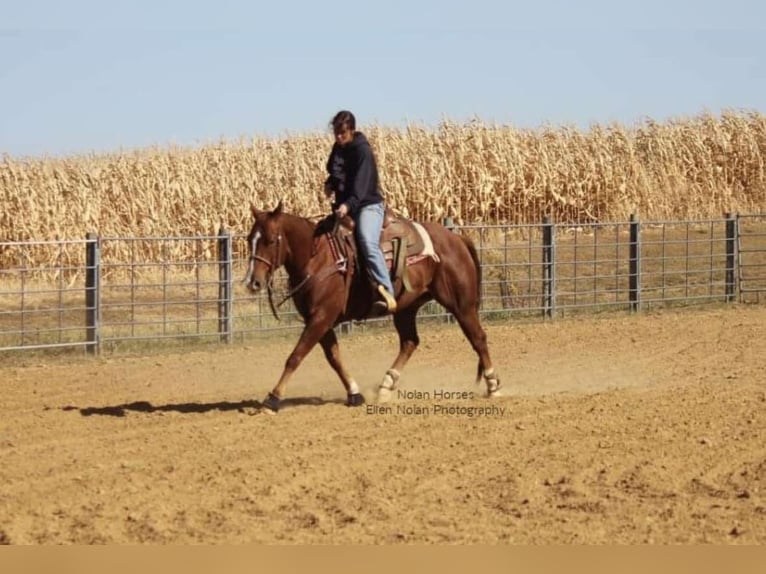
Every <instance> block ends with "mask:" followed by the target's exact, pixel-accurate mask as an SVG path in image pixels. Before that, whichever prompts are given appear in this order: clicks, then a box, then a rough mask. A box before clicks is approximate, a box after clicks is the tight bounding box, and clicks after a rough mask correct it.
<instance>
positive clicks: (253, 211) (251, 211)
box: [250, 201, 258, 219]
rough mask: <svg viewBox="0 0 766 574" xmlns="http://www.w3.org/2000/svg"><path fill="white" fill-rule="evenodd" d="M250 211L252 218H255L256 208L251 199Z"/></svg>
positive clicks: (256, 215) (256, 214)
mask: <svg viewBox="0 0 766 574" xmlns="http://www.w3.org/2000/svg"><path fill="white" fill-rule="evenodd" d="M250 213H252V214H253V217H254V218H256V219H257V218H258V208H257V207H255V203H253V202H252V201H251V202H250Z"/></svg>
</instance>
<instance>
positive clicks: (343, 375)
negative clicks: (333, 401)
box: [319, 329, 364, 407]
mask: <svg viewBox="0 0 766 574" xmlns="http://www.w3.org/2000/svg"><path fill="white" fill-rule="evenodd" d="M319 344H320V345H322V350H323V351H324V356H325V358H326V359H327V362H328V363H330V366H331V367H332V368H333V370H334V371H335V372H336V373H337V374H338V377H340V380H341V382H342V383H343V386H344V387H346V395H347V396H348V400H347V401H346V405H348V406H349V407H358V406H360V405H363V404H364V396H363V395H362V394H361V393H360V392H359V386H358V385H357V384H356V381H355V380H354V379H353V378H352V377H351V375H350V374H349V373H348V371H347V370H346V367H345V365H343V363H342V362H341V360H340V345H338V337H337V336H336V335H335V331H333V330H332V329H330V330H329V331H327V333H325V334H324V336H323V337H322V338H321V339H320V340H319Z"/></svg>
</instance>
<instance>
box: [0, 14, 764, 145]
mask: <svg viewBox="0 0 766 574" xmlns="http://www.w3.org/2000/svg"><path fill="white" fill-rule="evenodd" d="M0 12H1V13H2V21H0V155H2V154H9V155H11V156H14V157H19V156H29V155H31V156H39V155H67V154H72V153H90V152H111V151H116V150H119V149H133V148H138V147H146V146H151V145H158V146H165V145H169V144H179V145H202V144H206V143H210V142H214V141H218V140H219V139H221V138H225V139H237V138H239V137H242V136H244V137H252V136H284V135H286V134H290V133H313V132H318V131H320V130H325V129H326V126H327V122H328V120H329V119H330V117H331V116H332V115H333V114H334V113H335V112H336V111H337V110H338V109H341V108H348V109H351V110H352V111H354V113H355V114H356V115H357V119H358V122H359V123H360V127H361V128H362V129H364V126H365V124H367V125H369V124H370V123H376V124H379V125H387V126H400V125H404V124H405V123H406V122H417V123H420V124H426V125H436V124H437V123H438V122H439V121H440V120H441V119H443V118H445V117H447V118H450V119H453V120H456V121H464V120H467V119H470V118H472V117H479V118H481V119H483V120H485V121H488V122H497V123H509V124H513V125H516V126H519V127H535V126H539V125H541V124H545V123H548V124H553V125H559V124H564V123H566V124H575V125H577V126H580V127H587V126H588V125H590V124H591V123H594V122H599V123H606V122H611V121H618V122H621V123H625V124H633V123H635V122H637V121H639V120H640V119H641V118H643V117H646V116H650V117H653V118H655V119H659V120H662V119H666V118H668V117H678V116H686V115H694V114H697V113H700V112H702V111H705V110H707V111H711V112H713V113H718V112H720V111H721V110H722V109H724V108H741V109H757V110H759V111H765V110H764V107H765V106H764V95H765V94H766V3H763V2H760V1H756V0H750V1H745V0H728V1H727V2H721V1H720V0H717V1H713V0H698V1H696V2H695V1H692V0H664V1H658V0H644V1H642V2H631V3H625V2H618V1H617V0H614V1H608V0H579V1H577V0H572V1H570V2H567V1H562V0H559V1H551V0H538V1H536V2H531V1H529V0H528V1H526V2H521V3H519V2H503V1H487V0H472V1H465V2H463V1H461V2H457V1H451V0H442V1H435V0H427V1H417V0H411V1H408V2H403V1H400V0H387V1H385V2H383V1H377V2H363V1H361V0H357V1H356V2H346V1H336V2H319V1H317V2H309V1H304V2H294V1H289V0H284V1H272V2H268V3H262V2H253V1H245V0H239V1H233V0H218V1H216V2H201V1H198V0H185V1H181V0H166V1H163V0H152V1H146V0H131V1H124V2H123V1H108V0H67V1H61V0H49V1H35V0H25V1H24V2H10V0H4V1H3V6H2V10H1V11H0Z"/></svg>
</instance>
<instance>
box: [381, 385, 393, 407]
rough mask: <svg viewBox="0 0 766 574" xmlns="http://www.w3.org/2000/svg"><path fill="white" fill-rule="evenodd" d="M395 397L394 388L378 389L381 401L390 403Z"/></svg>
mask: <svg viewBox="0 0 766 574" xmlns="http://www.w3.org/2000/svg"><path fill="white" fill-rule="evenodd" d="M393 397H394V390H393V389H387V388H386V387H380V388H379V389H378V402H379V403H388V402H390V401H391V399H392V398H393Z"/></svg>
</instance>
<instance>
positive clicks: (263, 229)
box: [244, 201, 286, 293]
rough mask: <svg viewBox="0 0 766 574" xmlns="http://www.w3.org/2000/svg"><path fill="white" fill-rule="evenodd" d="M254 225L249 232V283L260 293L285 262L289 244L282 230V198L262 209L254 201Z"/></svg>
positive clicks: (246, 282) (247, 280)
mask: <svg viewBox="0 0 766 574" xmlns="http://www.w3.org/2000/svg"><path fill="white" fill-rule="evenodd" d="M250 211H251V212H252V214H253V227H252V228H251V229H250V233H249V235H248V236H247V243H248V246H249V248H250V263H249V265H248V267H247V276H246V277H245V281H244V283H245V285H246V286H247V288H248V289H249V290H250V291H251V292H253V293H257V292H258V291H260V290H261V289H262V288H263V287H265V286H266V285H268V284H269V281H271V277H272V274H273V273H274V272H275V271H276V270H277V269H279V268H280V267H281V266H282V265H283V264H284V262H285V261H284V259H285V248H286V246H285V245H284V243H285V241H284V236H283V233H282V202H281V201H280V202H279V204H278V205H277V207H276V208H275V209H274V210H273V211H259V210H258V209H257V208H256V207H255V205H254V204H252V203H251V204H250Z"/></svg>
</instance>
